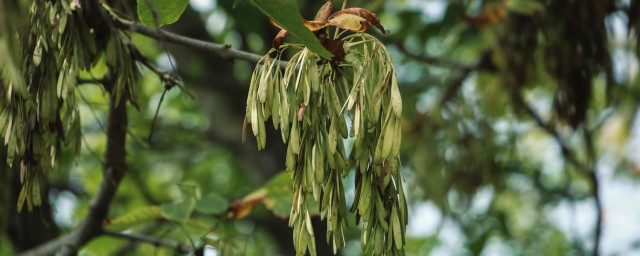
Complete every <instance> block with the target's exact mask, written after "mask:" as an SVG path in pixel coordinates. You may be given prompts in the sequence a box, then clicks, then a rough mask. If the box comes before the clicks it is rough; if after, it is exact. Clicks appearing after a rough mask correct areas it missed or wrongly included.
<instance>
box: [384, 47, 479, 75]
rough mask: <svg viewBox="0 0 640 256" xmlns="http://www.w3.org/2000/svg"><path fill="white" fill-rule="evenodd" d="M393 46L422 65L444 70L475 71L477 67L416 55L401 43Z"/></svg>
mask: <svg viewBox="0 0 640 256" xmlns="http://www.w3.org/2000/svg"><path fill="white" fill-rule="evenodd" d="M394 45H395V46H396V47H398V51H400V52H401V53H403V54H404V55H406V56H407V57H410V58H412V59H414V60H417V61H420V62H424V63H427V64H431V65H435V66H441V67H444V68H452V69H475V68H476V67H477V65H465V64H462V63H459V62H455V61H450V60H445V59H442V58H438V57H434V56H431V55H426V54H416V53H413V52H411V51H409V50H407V48H406V47H405V46H404V44H403V43H394Z"/></svg>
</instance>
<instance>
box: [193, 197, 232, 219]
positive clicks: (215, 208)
mask: <svg viewBox="0 0 640 256" xmlns="http://www.w3.org/2000/svg"><path fill="white" fill-rule="evenodd" d="M228 208H229V202H228V201H227V199H225V198H224V197H221V196H220V195H218V194H209V195H206V196H204V197H202V198H200V199H198V200H197V201H196V211H198V212H201V213H207V214H221V213H224V212H225V211H227V209H228Z"/></svg>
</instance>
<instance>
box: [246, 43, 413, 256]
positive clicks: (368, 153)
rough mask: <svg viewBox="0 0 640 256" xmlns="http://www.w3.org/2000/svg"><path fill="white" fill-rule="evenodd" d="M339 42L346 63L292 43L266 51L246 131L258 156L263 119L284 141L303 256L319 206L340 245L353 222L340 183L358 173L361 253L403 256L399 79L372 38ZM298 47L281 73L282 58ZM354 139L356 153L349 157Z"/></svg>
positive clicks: (330, 236) (311, 242)
mask: <svg viewBox="0 0 640 256" xmlns="http://www.w3.org/2000/svg"><path fill="white" fill-rule="evenodd" d="M340 40H341V41H342V43H343V49H344V51H345V58H344V60H340V61H337V60H325V59H322V58H320V57H318V56H317V55H316V54H314V53H313V52H311V51H309V50H308V49H307V48H304V47H299V46H295V45H289V44H283V45H281V46H279V49H278V50H275V49H272V50H271V51H269V52H268V53H267V54H266V55H265V56H264V57H263V59H262V60H261V61H260V62H259V63H258V65H257V66H256V68H255V70H254V72H253V75H252V78H251V85H250V88H249V95H248V97H247V110H246V117H245V131H244V132H245V133H246V131H247V129H248V128H249V127H251V129H252V131H253V135H254V136H255V137H256V139H257V142H258V143H257V144H258V149H264V147H265V145H266V132H265V121H266V120H268V119H269V118H271V119H272V123H273V125H274V127H275V128H276V129H279V130H280V131H281V135H282V140H283V141H284V142H285V143H288V148H287V157H286V169H287V171H289V172H291V173H292V181H293V190H294V199H293V207H292V209H291V215H290V217H289V224H290V226H292V227H293V232H294V245H295V247H296V251H297V252H298V254H305V253H306V251H307V250H308V251H309V252H310V253H311V254H312V255H315V251H316V250H315V247H316V245H315V233H314V232H313V228H312V225H311V216H312V215H314V213H315V207H318V208H319V214H320V217H321V218H322V219H324V220H326V223H327V234H326V239H327V241H328V242H329V243H331V244H332V245H333V249H334V252H336V251H337V249H339V248H342V247H344V245H345V240H344V228H345V225H348V224H350V223H348V221H347V214H348V213H347V202H346V200H345V192H344V186H343V183H342V179H343V178H345V177H346V176H347V175H348V174H349V172H350V171H355V177H356V178H355V188H356V195H355V199H354V202H353V204H352V206H351V208H350V211H351V212H354V213H356V223H355V224H356V225H357V224H359V223H360V222H362V223H363V232H362V235H361V245H362V249H363V251H365V252H366V253H367V254H376V255H382V254H385V255H400V254H403V251H404V250H403V248H404V244H405V236H404V234H405V229H406V225H407V218H408V214H407V203H406V200H405V196H404V189H403V184H402V176H401V172H400V143H401V140H402V137H401V136H402V135H401V114H402V99H401V97H400V92H399V90H398V84H397V82H396V73H395V70H394V68H393V64H392V62H391V58H390V57H389V54H388V52H387V50H386V48H385V47H384V45H383V44H382V43H381V42H380V41H378V40H377V39H376V38H375V37H373V36H371V35H369V34H366V33H355V34H352V35H348V36H346V37H344V38H341V39H340ZM295 50H297V52H295V54H294V55H293V57H292V58H291V59H290V60H289V61H288V62H286V65H284V70H283V69H282V65H283V63H284V62H283V61H282V60H281V59H282V55H283V54H284V52H287V51H295ZM274 53H275V55H276V56H275V57H271V55H272V54H274ZM349 138H351V140H347V141H351V142H350V143H352V147H351V150H346V148H345V141H346V140H345V139H349ZM351 224H353V223H351Z"/></svg>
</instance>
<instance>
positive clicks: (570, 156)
mask: <svg viewBox="0 0 640 256" xmlns="http://www.w3.org/2000/svg"><path fill="white" fill-rule="evenodd" d="M514 94H515V97H514V99H515V101H516V104H518V105H520V106H521V107H523V108H524V109H525V111H526V112H527V114H528V115H529V116H531V118H533V120H534V121H535V122H536V124H537V125H538V127H540V128H542V129H543V130H544V131H545V132H547V133H548V134H549V135H551V137H553V139H554V140H555V141H556V144H558V146H559V147H560V152H562V156H564V158H565V159H567V160H568V161H569V163H571V164H572V165H573V166H574V167H575V168H576V169H578V171H580V173H582V174H588V173H589V168H588V167H587V166H585V165H584V164H582V163H580V161H578V158H577V157H576V156H575V154H574V153H573V152H572V151H571V149H569V146H568V145H567V143H566V142H565V141H564V139H563V138H562V136H560V133H559V132H558V130H556V129H555V128H554V127H553V126H552V125H551V124H549V123H547V122H545V121H544V120H543V119H542V117H541V116H540V115H539V114H538V113H537V112H536V111H535V110H533V108H532V107H531V106H530V105H529V104H528V103H527V102H526V101H525V100H524V98H522V95H520V94H519V93H514Z"/></svg>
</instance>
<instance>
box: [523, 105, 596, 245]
mask: <svg viewBox="0 0 640 256" xmlns="http://www.w3.org/2000/svg"><path fill="white" fill-rule="evenodd" d="M514 95H515V97H514V100H515V101H516V104H518V105H520V106H521V107H523V108H524V109H525V110H526V112H527V114H528V115H529V116H531V118H533V119H534V121H535V122H536V124H537V125H538V126H539V127H540V128H542V129H543V130H545V131H546V132H547V133H548V134H549V135H551V137H553V138H554V140H555V141H556V144H558V146H559V147H560V150H561V152H562V155H563V157H564V158H565V159H566V160H568V161H569V163H571V164H572V165H573V166H574V167H575V168H576V169H577V170H578V171H579V173H581V174H583V175H586V176H587V178H588V179H589V183H591V189H592V196H593V199H594V201H595V208H596V223H595V234H594V246H593V253H592V255H594V256H598V255H600V240H601V237H602V198H601V195H600V182H599V180H598V176H597V173H596V158H597V156H596V152H595V146H594V143H593V132H594V131H595V130H592V131H589V130H588V128H584V130H583V134H584V141H585V144H586V153H587V163H586V164H584V163H581V162H580V161H578V159H577V157H576V156H575V154H574V153H573V151H571V149H570V148H569V146H568V145H567V143H566V142H565V141H564V139H563V138H562V137H561V136H560V133H559V132H558V131H557V129H556V128H555V127H553V126H552V125H551V124H549V123H547V122H545V121H544V120H543V119H542V117H541V116H540V115H539V114H538V113H537V112H535V110H533V108H532V107H531V106H530V105H529V104H528V103H527V102H526V101H525V100H524V98H522V95H520V94H519V93H514ZM606 118H608V115H605V117H604V118H603V120H601V121H600V122H598V124H597V125H596V126H595V129H599V127H601V123H602V122H604V120H606Z"/></svg>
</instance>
